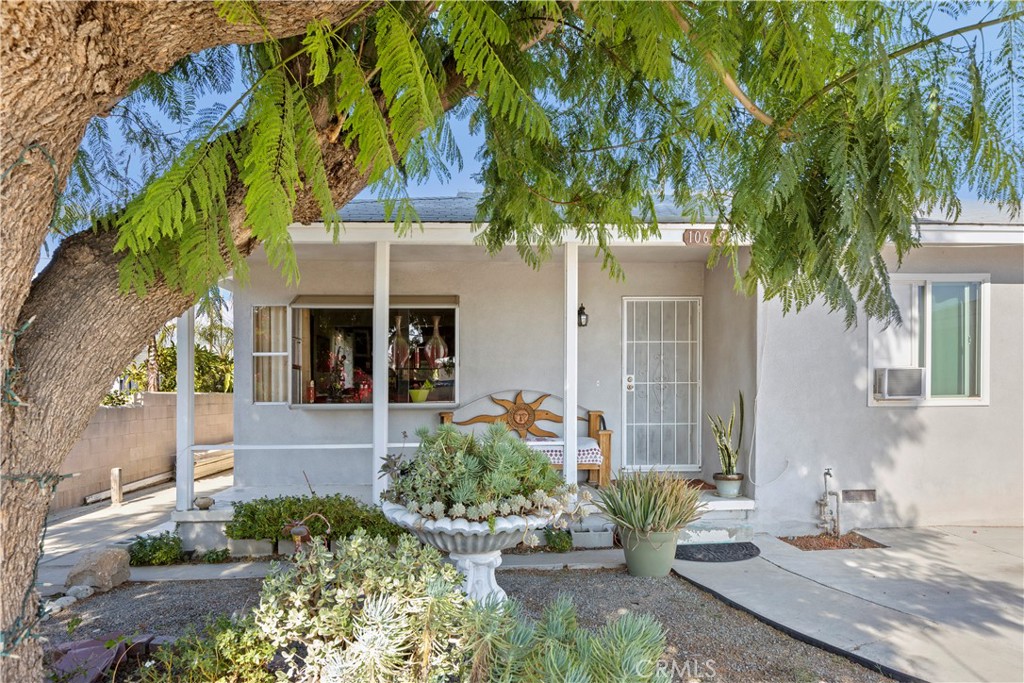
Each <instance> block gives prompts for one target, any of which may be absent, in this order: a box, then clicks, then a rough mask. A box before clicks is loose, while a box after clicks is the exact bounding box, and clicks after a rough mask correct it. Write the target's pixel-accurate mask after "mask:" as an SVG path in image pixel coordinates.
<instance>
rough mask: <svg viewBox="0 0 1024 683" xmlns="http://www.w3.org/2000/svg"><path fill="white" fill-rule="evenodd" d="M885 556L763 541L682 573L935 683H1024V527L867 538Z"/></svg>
mask: <svg viewBox="0 0 1024 683" xmlns="http://www.w3.org/2000/svg"><path fill="white" fill-rule="evenodd" d="M861 533H862V534H863V535H865V536H867V537H869V538H871V539H873V540H875V541H878V542H879V543H882V544H884V545H886V546H888V547H887V548H877V549H871V550H828V551H813V552H805V551H802V550H799V549H797V548H794V547H793V546H791V545H789V544H787V543H783V542H782V541H780V540H778V539H777V538H774V537H772V536H768V535H765V534H758V535H757V536H756V537H755V538H754V542H755V543H756V544H757V545H758V547H760V548H761V556H760V557H758V558H756V559H753V560H747V561H743V562H733V563H710V564H709V563H699V562H678V561H677V562H676V563H675V569H676V571H677V572H679V573H680V574H682V575H683V576H685V577H686V578H688V579H690V580H692V581H694V582H695V583H698V584H700V585H702V586H704V587H706V588H708V589H710V590H712V591H714V592H716V593H719V594H721V595H722V596H724V597H725V598H727V599H729V600H732V601H734V602H736V603H737V604H739V605H741V606H743V607H744V608H746V609H748V610H750V611H752V612H754V613H756V614H758V615H760V616H762V617H764V618H766V619H768V620H771V621H774V622H776V623H778V624H781V625H782V626H785V627H787V628H791V629H793V630H795V631H798V632H800V633H803V634H804V635H807V636H809V637H811V638H814V639H817V640H820V641H822V642H824V643H827V644H828V645H831V646H834V647H837V648H841V649H843V650H845V651H847V652H850V653H852V654H854V655H856V656H858V657H860V658H863V659H865V660H868V661H870V662H875V663H878V664H881V665H882V666H885V667H888V668H890V669H892V670H894V671H896V672H900V673H903V674H905V675H907V676H910V677H915V678H919V679H924V680H928V681H936V682H939V681H1011V682H1014V683H1017V682H1019V681H1024V533H1022V529H1021V528H992V527H928V528H919V529H871V530H867V531H862V532H861Z"/></svg>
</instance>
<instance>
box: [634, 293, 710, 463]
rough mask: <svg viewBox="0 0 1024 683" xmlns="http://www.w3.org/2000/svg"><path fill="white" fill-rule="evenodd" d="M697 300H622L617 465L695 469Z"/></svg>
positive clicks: (698, 429) (697, 440) (698, 376)
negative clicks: (619, 455)
mask: <svg viewBox="0 0 1024 683" xmlns="http://www.w3.org/2000/svg"><path fill="white" fill-rule="evenodd" d="M700 304H701V300H700V297H653V298H634V297H625V298H623V301H622V374H623V378H622V380H623V381H622V396H623V398H622V407H623V422H624V424H625V433H624V435H623V462H624V463H625V466H626V467H627V468H629V469H647V468H651V467H653V468H656V469H664V470H677V471H699V470H700V433H701V393H700V391H701V374H700V367H701V359H700V339H701V330H700V326H701V312H700Z"/></svg>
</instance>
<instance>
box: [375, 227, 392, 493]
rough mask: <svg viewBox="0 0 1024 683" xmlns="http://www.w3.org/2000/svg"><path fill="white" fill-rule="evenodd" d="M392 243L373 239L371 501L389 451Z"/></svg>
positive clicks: (383, 484) (378, 490)
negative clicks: (389, 326)
mask: <svg viewBox="0 0 1024 683" xmlns="http://www.w3.org/2000/svg"><path fill="white" fill-rule="evenodd" d="M390 255H391V245H390V244H389V243H388V242H376V243H375V244H374V252H373V463H372V473H371V475H370V476H372V477H373V502H374V503H380V496H381V494H382V493H384V489H386V488H387V485H388V482H387V481H386V480H385V479H381V478H379V474H380V468H381V466H382V465H383V464H384V457H385V456H386V455H387V452H388V323H389V317H390V316H389V309H388V303H389V301H390V281H391V272H390V268H391V263H390V260H391V258H390Z"/></svg>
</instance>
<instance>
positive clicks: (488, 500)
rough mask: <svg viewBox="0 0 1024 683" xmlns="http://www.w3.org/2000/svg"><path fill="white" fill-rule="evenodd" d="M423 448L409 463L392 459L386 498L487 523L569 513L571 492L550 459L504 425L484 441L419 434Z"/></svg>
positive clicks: (456, 434) (445, 432)
mask: <svg viewBox="0 0 1024 683" xmlns="http://www.w3.org/2000/svg"><path fill="white" fill-rule="evenodd" d="M417 435H418V436H419V438H420V446H419V448H418V449H416V454H415V455H414V456H413V457H412V458H411V459H409V460H404V461H403V460H401V459H400V458H398V457H397V456H389V459H388V462H387V463H386V464H385V467H384V469H383V471H384V472H385V473H386V474H388V475H390V476H391V484H390V486H389V487H388V490H387V491H386V492H385V493H384V499H385V500H388V501H390V502H392V503H397V504H399V505H404V506H405V507H407V508H408V509H409V510H411V511H412V512H417V513H419V514H421V515H423V516H424V517H432V518H434V519H440V518H441V517H445V516H447V517H452V518H465V519H468V520H471V521H482V520H488V521H491V522H493V520H494V519H495V517H496V516H498V515H501V516H507V515H530V514H537V515H552V516H557V515H559V514H560V513H562V512H564V511H565V510H566V507H567V506H568V504H569V500H570V493H571V491H572V489H570V488H568V487H567V486H566V485H565V483H564V482H563V481H562V478H561V477H560V476H559V475H558V473H557V472H555V470H554V469H553V468H552V467H551V463H550V462H549V461H548V458H547V456H545V455H544V454H543V453H541V452H539V451H537V450H534V449H533V448H530V447H529V446H527V445H526V444H525V443H523V441H522V440H520V439H519V438H517V437H516V436H514V435H513V434H512V433H511V432H509V431H508V428H507V427H506V426H505V425H502V424H495V425H492V426H491V427H489V428H488V429H487V431H486V433H485V434H484V436H483V437H482V438H479V439H478V438H476V437H474V436H473V435H472V434H466V433H463V432H460V431H459V430H458V429H456V428H455V427H454V426H452V425H442V426H440V427H438V428H437V431H435V432H434V433H430V432H429V431H428V430H426V429H421V430H420V431H418V432H417Z"/></svg>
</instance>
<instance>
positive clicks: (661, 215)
mask: <svg viewBox="0 0 1024 683" xmlns="http://www.w3.org/2000/svg"><path fill="white" fill-rule="evenodd" d="M480 197H481V193H479V192H459V193H458V194H457V195H455V196H454V197H418V198H414V199H413V200H412V205H413V208H415V209H416V213H417V214H418V215H419V217H420V220H421V221H423V222H424V223H472V222H473V220H474V219H475V218H476V204H477V202H478V201H479V200H480ZM655 211H656V213H657V216H658V222H659V223H688V222H691V221H690V220H689V219H686V218H683V217H682V216H681V215H680V213H679V210H678V209H677V208H676V207H675V206H674V205H673V204H672V202H671V201H664V202H658V203H657V204H655ZM339 213H340V215H341V220H342V221H345V222H352V223H384V222H390V221H385V219H384V205H383V204H382V203H381V202H380V201H378V200H376V199H359V200H355V201H351V202H349V203H348V204H346V205H345V206H344V208H342V209H341V211H340V212H339ZM919 220H920V221H921V223H931V224H936V223H938V224H942V223H950V221H949V220H947V219H946V218H945V217H944V216H941V215H936V214H932V215H928V216H922V217H920V219H919ZM957 222H958V223H962V224H969V223H978V224H990V225H1020V224H1021V217H1019V216H1018V217H1017V218H1016V219H1011V218H1010V216H1009V214H1008V213H1007V212H1005V211H1000V210H999V208H998V207H996V206H993V205H991V204H984V203H982V202H978V201H970V200H968V201H964V202H963V211H962V212H961V214H960V219H959V220H958V221H957Z"/></svg>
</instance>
